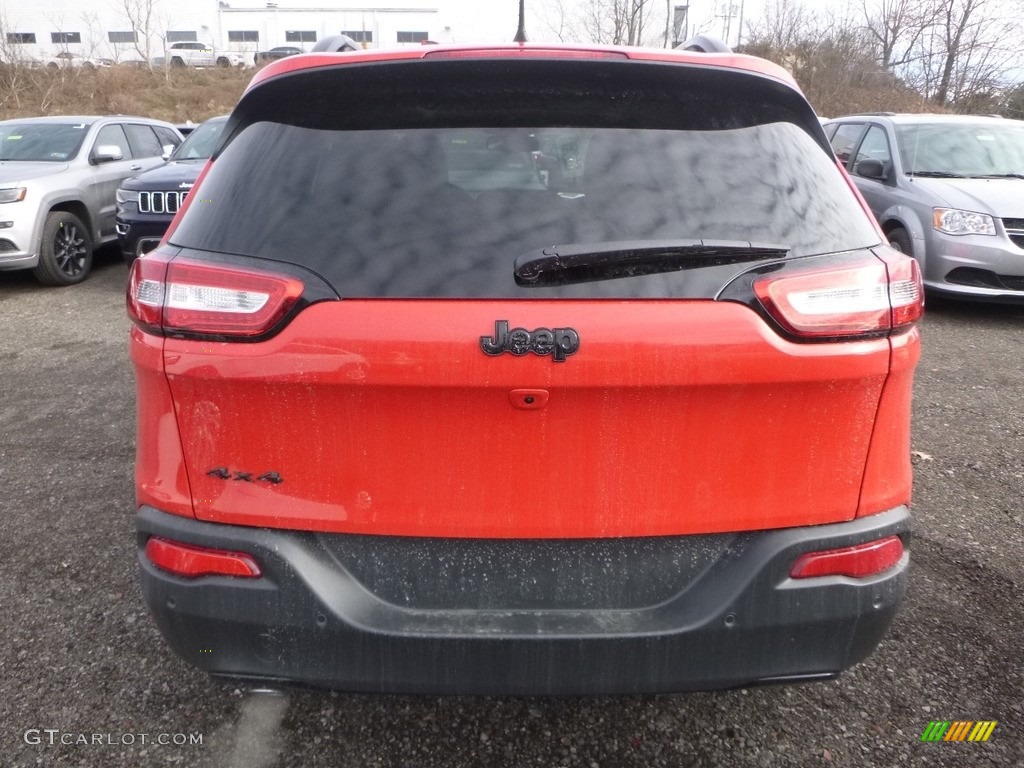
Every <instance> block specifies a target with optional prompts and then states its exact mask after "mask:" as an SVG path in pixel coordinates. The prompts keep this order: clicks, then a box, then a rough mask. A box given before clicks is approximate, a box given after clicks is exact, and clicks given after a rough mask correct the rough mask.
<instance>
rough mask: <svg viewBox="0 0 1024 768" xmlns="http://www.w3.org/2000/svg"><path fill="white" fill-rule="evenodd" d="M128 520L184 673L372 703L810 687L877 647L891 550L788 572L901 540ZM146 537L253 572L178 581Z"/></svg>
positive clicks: (833, 530) (896, 576)
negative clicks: (372, 698) (377, 533)
mask: <svg viewBox="0 0 1024 768" xmlns="http://www.w3.org/2000/svg"><path fill="white" fill-rule="evenodd" d="M137 525H138V546H139V562H140V566H141V575H142V590H143V595H144V597H145V600H146V602H147V604H148V605H149V608H150V610H151V611H152V612H153V615H154V617H155V619H156V621H157V623H158V625H159V627H160V629H161V631H162V632H163V634H164V636H165V637H166V639H167V641H168V642H169V644H170V645H171V646H172V647H173V648H174V650H175V651H176V652H177V653H178V654H180V655H181V656H182V657H183V658H185V659H186V660H187V661H189V662H190V663H192V664H193V665H195V666H197V667H199V668H201V669H203V670H205V671H207V672H209V673H211V674H214V675H218V676H224V677H230V678H241V679H248V680H252V681H260V682H264V683H273V684H282V683H295V684H305V685H313V686H318V687H328V688H335V689H341V690H349V691H369V692H385V693H457V694H499V693H500V694H591V693H640V692H670V691H687V690H711V689H717V688H730V687H737V686H746V685H753V684H758V683H772V682H795V681H799V680H811V679H824V678H829V677H832V676H834V675H836V674H838V673H839V672H841V671H842V670H844V669H846V668H847V667H849V666H851V665H853V664H855V663H857V662H858V661H860V660H862V659H863V658H864V657H866V656H867V655H868V654H869V653H871V651H872V650H873V649H874V648H875V646H876V645H877V644H878V642H879V641H880V640H881V638H882V636H883V635H884V634H885V632H886V630H887V628H888V626H889V624H890V622H891V621H892V618H893V616H894V614H895V611H896V609H897V606H898V604H899V602H900V600H901V598H902V596H903V593H904V591H905V588H906V579H907V567H908V562H909V555H908V554H907V553H905V554H904V556H903V559H902V560H901V561H900V563H899V564H898V565H896V566H895V567H893V568H891V569H889V570H888V571H885V572H884V573H882V574H879V575H877V576H873V577H870V578H866V579H849V578H845V577H835V576H831V577H823V578H815V579H802V580H793V579H790V578H789V570H790V568H791V567H792V565H793V563H794V561H795V560H796V559H797V557H798V556H799V555H800V554H802V553H804V552H809V551H814V550H820V549H832V548H838V547H846V546H851V545H854V544H858V543H862V542H867V541H871V540H874V539H879V538H883V537H886V536H890V535H899V536H900V537H901V538H902V539H903V542H904V545H905V546H907V545H908V544H909V537H910V518H909V515H908V513H907V510H906V508H904V507H899V508H896V509H893V510H890V511H888V512H885V513H882V514H878V515H872V516H870V517H864V518H858V519H856V520H853V521H851V522H848V523H839V524H834V525H822V526H814V527H808V528H790V529H782V530H774V531H765V532H758V533H744V534H738V535H733V534H724V535H713V536H701V537H693V536H690V537H654V538H647V539H632V540H631V539H619V540H580V541H576V540H561V541H557V542H551V541H533V540H531V541H522V540H521V541H496V540H445V539H403V538H401V537H373V536H348V535H339V534H329V535H327V534H325V535H318V534H310V533H295V532H287V531H279V530H270V529H261V528H247V527H239V526H227V525H218V524H212V523H206V522H201V521H197V520H193V519H188V518H183V517H178V516H174V515H168V514H164V513H161V512H159V511H157V510H154V509H152V508H148V507H143V508H142V509H140V511H139V513H138V516H137ZM150 536H160V537H164V538H168V539H173V540H176V541H180V542H185V543H191V544H195V545H200V546H206V547H215V548H219V549H225V550H235V551H244V552H247V553H249V554H251V555H253V557H254V558H255V559H256V561H257V562H258V563H259V565H260V568H261V570H262V572H263V576H262V577H261V578H259V579H236V578H229V577H204V578H200V579H194V580H187V579H182V578H179V577H177V576H174V575H171V574H169V573H167V572H165V571H162V570H160V569H158V568H156V567H154V566H153V565H152V564H151V563H150V562H149V561H148V559H147V558H146V556H145V554H144V548H145V543H146V541H147V540H148V538H149V537H150ZM652 563H653V567H652ZM440 592H444V594H440Z"/></svg>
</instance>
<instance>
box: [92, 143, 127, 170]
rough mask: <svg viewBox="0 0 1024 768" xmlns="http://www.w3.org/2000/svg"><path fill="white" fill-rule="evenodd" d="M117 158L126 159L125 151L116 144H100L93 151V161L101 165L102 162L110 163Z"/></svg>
mask: <svg viewBox="0 0 1024 768" xmlns="http://www.w3.org/2000/svg"><path fill="white" fill-rule="evenodd" d="M115 160H124V153H123V152H122V151H121V148H120V147H119V146H117V145H115V144H100V145H99V146H98V147H96V149H94V150H93V153H92V161H93V162H94V163H95V164H96V165H99V164H100V163H109V162H112V161H115Z"/></svg>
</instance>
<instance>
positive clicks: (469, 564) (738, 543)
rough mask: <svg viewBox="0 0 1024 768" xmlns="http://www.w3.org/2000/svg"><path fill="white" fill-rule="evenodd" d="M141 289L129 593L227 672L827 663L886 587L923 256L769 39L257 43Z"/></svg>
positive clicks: (410, 684)
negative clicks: (853, 165) (342, 49)
mask: <svg viewBox="0 0 1024 768" xmlns="http://www.w3.org/2000/svg"><path fill="white" fill-rule="evenodd" d="M324 94H330V95H331V97H330V98H324ZM352 104H358V105H359V109H358V110H355V111H353V110H352V109H351V108H350V105H352ZM537 147H540V148H541V150H542V151H543V153H544V155H545V157H546V158H547V161H546V162H547V163H548V164H549V165H548V167H547V168H545V169H543V170H547V173H541V172H540V170H542V169H535V168H533V167H532V166H531V157H530V152H531V151H540V150H536V148H537ZM531 148H533V149H531ZM520 150H521V151H522V154H523V158H522V166H523V167H522V168H519V167H517V168H515V169H514V170H515V172H512V171H510V170H509V168H510V166H509V165H508V161H509V157H508V155H509V153H510V152H519V151H520ZM488 151H492V152H494V153H495V155H496V157H495V158H493V159H492V160H493V162H492V161H489V160H488V158H487V157H486V156H485V154H486V152H488ZM460 153H463V154H464V156H463V157H461V158H460V157H459V154H460ZM465 153H472V155H466V154H465ZM516 162H517V163H518V162H519V161H518V160H517V161H516ZM553 163H559V164H560V166H564V167H565V168H570V167H571V168H572V170H573V173H557V172H554V170H553V168H554V166H553V165H552V164H553ZM451 168H458V171H459V173H458V175H457V176H453V174H452V172H451V170H450V169H451ZM473 169H476V171H477V172H478V173H479V174H481V175H482V176H483V177H484V179H483V181H479V180H475V179H474V178H473ZM495 169H498V171H496V170H495ZM128 311H129V314H130V316H131V318H132V319H133V321H134V328H133V331H132V334H131V356H132V360H133V362H134V366H135V370H136V382H137V384H136V386H137V390H136V391H137V397H138V419H137V429H138V433H137V440H136V445H137V446H138V454H137V464H136V474H135V479H136V493H137V501H138V506H137V516H136V522H137V530H138V559H139V565H140V570H141V579H142V589H143V594H144V597H145V600H146V602H147V603H148V605H149V609H150V611H151V612H152V614H153V616H154V617H155V619H156V622H157V624H158V626H159V627H160V630H161V631H162V633H163V635H164V637H165V638H166V639H167V641H168V643H169V644H170V645H171V647H172V648H173V649H174V650H175V651H176V652H177V653H179V654H180V655H181V656H182V657H184V658H185V659H187V660H188V661H189V662H190V663H192V664H194V665H195V666H197V667H199V668H201V669H204V670H207V671H208V672H210V673H212V674H213V675H216V676H219V677H224V678H234V679H242V680H246V681H253V682H260V683H262V684H269V685H275V686H276V685H282V684H288V683H299V684H308V685H314V686H324V687H329V688H338V689H346V690H358V691H373V692H399V691H404V692H418V693H424V692H430V693H466V694H469V693H473V694H481V693H498V692H501V693H514V694H555V693H559V694H561V693H608V692H616V693H621V692H641V691H648V692H650V691H679V690H688V689H711V688H726V687H736V686H747V685H753V684H759V683H779V682H795V681H803V680H822V679H827V678H831V677H833V676H835V675H836V674H838V673H839V672H840V671H841V670H843V669H846V668H847V667H849V666H850V665H851V664H854V663H856V662H857V661H859V660H861V659H863V658H864V657H865V656H866V655H868V654H869V653H870V652H871V651H872V649H873V648H874V647H875V646H876V645H877V643H878V642H879V641H880V639H881V638H882V636H883V635H884V634H885V632H886V628H887V627H888V626H889V623H890V622H891V620H892V618H893V616H894V613H895V611H896V609H897V606H898V604H899V602H900V599H901V597H902V595H903V593H904V589H905V585H906V575H907V566H908V562H909V551H908V544H909V536H910V527H909V525H910V520H909V514H908V510H907V504H908V503H909V500H910V488H911V467H910V442H909V440H910V437H909V430H910V398H911V389H912V378H913V370H914V366H915V364H916V361H917V358H918V355H919V332H918V330H917V327H916V325H915V323H916V321H917V319H918V318H919V317H920V315H921V311H922V303H921V286H920V275H919V273H918V271H917V269H916V262H914V261H913V260H912V259H910V258H908V257H907V256H905V255H903V254H900V253H898V252H896V251H894V250H892V249H891V248H890V247H889V246H888V245H887V244H886V243H885V242H884V239H883V236H882V233H881V231H880V230H879V229H878V227H877V225H876V224H875V222H874V221H873V220H872V219H871V217H870V215H869V213H868V211H867V210H866V208H864V206H863V205H862V202H861V201H860V200H859V199H858V197H857V196H856V195H855V194H854V192H853V190H852V188H851V186H850V185H849V183H848V179H847V178H846V176H845V174H844V173H843V171H842V169H841V168H840V167H839V166H838V165H837V163H836V160H835V158H834V156H833V154H832V151H831V148H830V146H829V143H828V141H827V140H826V138H825V135H824V133H823V132H822V129H821V126H820V124H819V122H818V120H817V118H816V117H815V114H814V111H813V110H812V109H811V107H810V106H809V104H808V103H807V101H806V100H805V98H804V97H803V95H802V94H801V93H800V91H799V90H798V88H797V86H796V84H795V82H794V81H793V79H792V77H791V76H790V75H789V74H787V73H786V72H785V71H784V70H783V69H781V68H780V67H777V66H776V65H774V64H771V63H769V62H766V61H763V60H761V59H756V58H752V57H747V56H740V55H733V56H708V55H705V54H702V53H696V52H689V51H664V50H650V49H635V48H625V47H598V46H580V47H572V46H550V45H529V44H523V45H517V44H516V45H513V44H510V45H506V46H502V45H496V46H486V47H474V46H424V47H422V48H418V49H404V50H396V51H395V52H393V53H387V54H385V53H383V52H381V51H373V52H367V53H360V52H356V53H343V54H337V55H333V54H330V53H324V54H322V55H320V56H316V57H296V58H289V59H284V60H282V61H278V62H274V63H272V64H269V65H268V66H267V67H265V68H264V69H263V70H261V71H260V72H259V73H258V74H257V75H256V77H255V78H254V80H253V83H252V84H251V86H250V87H249V89H248V90H247V91H246V93H245V94H244V95H243V96H242V98H241V100H240V101H239V103H238V105H237V106H236V108H235V110H234V112H233V113H232V115H231V116H230V118H229V119H228V122H227V124H226V125H225V127H224V129H223V131H222V132H221V135H220V138H219V140H218V146H217V148H216V149H215V151H214V154H213V157H212V158H211V160H210V162H209V164H208V165H207V168H206V170H205V171H204V173H203V175H202V176H201V177H200V179H199V180H198V181H197V183H196V186H195V187H193V189H192V191H191V193H190V194H189V195H188V196H187V197H186V199H185V201H184V205H183V208H182V210H181V211H179V213H178V216H177V218H175V220H174V222H173V223H172V225H171V229H170V230H169V231H168V233H167V237H166V240H165V242H164V243H163V244H161V245H160V246H159V247H158V248H157V249H155V250H154V251H151V252H150V253H147V254H146V255H144V256H143V257H142V258H139V259H137V260H136V261H135V263H134V265H133V268H132V274H131V278H130V284H129V288H128Z"/></svg>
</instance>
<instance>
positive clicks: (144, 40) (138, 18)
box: [121, 0, 159, 64]
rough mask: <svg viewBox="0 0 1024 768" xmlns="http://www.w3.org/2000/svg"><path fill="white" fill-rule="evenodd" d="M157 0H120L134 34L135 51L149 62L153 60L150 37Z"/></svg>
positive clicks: (152, 30)
mask: <svg viewBox="0 0 1024 768" xmlns="http://www.w3.org/2000/svg"><path fill="white" fill-rule="evenodd" d="M158 2H159V0H121V9H122V10H123V11H124V15H125V18H126V19H127V20H128V23H129V24H130V25H131V31H132V33H133V34H134V35H135V52H136V53H137V54H139V57H140V58H141V59H142V60H143V61H145V62H146V63H147V64H149V63H150V62H151V61H152V60H153V56H152V47H151V46H152V39H153V33H154V27H155V26H156V16H157V12H156V8H157V3H158Z"/></svg>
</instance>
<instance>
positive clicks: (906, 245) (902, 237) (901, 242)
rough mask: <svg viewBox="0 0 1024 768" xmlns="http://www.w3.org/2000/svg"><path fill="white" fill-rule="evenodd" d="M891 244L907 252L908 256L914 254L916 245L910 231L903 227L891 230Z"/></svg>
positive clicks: (902, 251) (900, 250)
mask: <svg viewBox="0 0 1024 768" xmlns="http://www.w3.org/2000/svg"><path fill="white" fill-rule="evenodd" d="M889 245H890V246H892V247H893V248H895V249H896V250H897V251H899V252H900V253H905V254H907V256H913V255H914V246H913V243H912V241H911V239H910V233H909V232H907V230H905V229H903V227H896V228H895V229H893V230H890V231H889Z"/></svg>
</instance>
